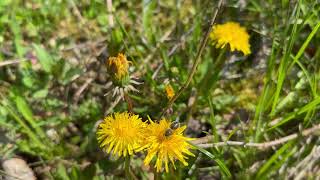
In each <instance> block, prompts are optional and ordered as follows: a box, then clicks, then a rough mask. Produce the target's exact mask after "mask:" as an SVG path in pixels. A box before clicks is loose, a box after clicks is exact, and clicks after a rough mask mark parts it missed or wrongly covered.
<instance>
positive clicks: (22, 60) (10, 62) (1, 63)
mask: <svg viewBox="0 0 320 180" xmlns="http://www.w3.org/2000/svg"><path fill="white" fill-rule="evenodd" d="M24 61H30V59H13V60H6V61H2V62H0V67H2V66H6V65H12V64H19V63H21V62H24Z"/></svg>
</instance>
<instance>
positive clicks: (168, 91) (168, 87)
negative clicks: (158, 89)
mask: <svg viewBox="0 0 320 180" xmlns="http://www.w3.org/2000/svg"><path fill="white" fill-rule="evenodd" d="M165 90H166V95H167V98H168V99H169V100H170V99H172V98H173V96H174V95H175V93H174V89H173V88H172V86H171V85H170V84H167V85H166V86H165Z"/></svg>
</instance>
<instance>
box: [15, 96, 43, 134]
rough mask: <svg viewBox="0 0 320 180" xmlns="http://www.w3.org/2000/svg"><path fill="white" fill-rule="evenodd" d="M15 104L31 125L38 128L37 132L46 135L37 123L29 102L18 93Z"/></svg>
mask: <svg viewBox="0 0 320 180" xmlns="http://www.w3.org/2000/svg"><path fill="white" fill-rule="evenodd" d="M14 101H15V104H16V106H17V108H18V111H19V112H20V113H21V114H22V116H23V117H24V118H25V119H26V120H27V121H28V122H29V123H30V125H31V126H32V127H33V128H34V129H35V130H36V132H37V134H38V135H39V136H40V137H45V133H44V132H43V131H42V129H41V128H40V127H39V126H38V125H37V123H36V121H35V119H34V118H33V113H32V111H31V109H30V107H29V105H28V103H27V102H26V101H25V99H24V98H22V97H21V96H19V95H16V96H15V98H14Z"/></svg>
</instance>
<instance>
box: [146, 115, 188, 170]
mask: <svg viewBox="0 0 320 180" xmlns="http://www.w3.org/2000/svg"><path fill="white" fill-rule="evenodd" d="M170 124H171V123H170V121H167V120H165V119H163V120H161V121H160V122H159V123H155V122H152V121H151V124H150V125H148V129H147V131H148V133H147V134H148V136H147V137H146V139H145V144H146V145H145V146H146V150H147V151H148V154H147V156H146V158H145V160H144V164H145V165H148V164H149V163H150V162H151V160H152V159H153V157H155V156H156V163H155V167H156V169H157V171H158V172H160V171H161V170H162V164H164V166H165V170H166V172H168V171H169V167H168V164H169V161H170V162H171V163H172V164H173V167H174V168H176V167H175V165H174V161H175V160H176V159H178V160H179V161H181V162H182V163H183V165H185V166H187V165H188V163H187V162H186V159H188V157H186V155H191V156H194V154H192V153H191V152H190V151H189V149H190V148H191V145H190V144H188V142H187V141H189V140H192V138H187V137H185V136H183V131H184V130H185V129H186V126H182V127H179V128H177V129H175V130H173V132H172V134H171V135H169V136H168V135H167V136H166V135H165V134H166V131H167V129H168V128H170Z"/></svg>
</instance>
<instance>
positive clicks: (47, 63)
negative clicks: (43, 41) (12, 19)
mask: <svg viewBox="0 0 320 180" xmlns="http://www.w3.org/2000/svg"><path fill="white" fill-rule="evenodd" d="M33 47H34V49H35V51H36V54H37V57H38V60H39V62H40V64H41V66H42V68H43V70H44V71H45V72H47V73H51V72H52V67H53V66H54V61H53V58H52V57H51V56H50V55H49V54H48V53H47V51H46V50H45V49H44V48H42V47H41V46H39V45H37V44H33Z"/></svg>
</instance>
